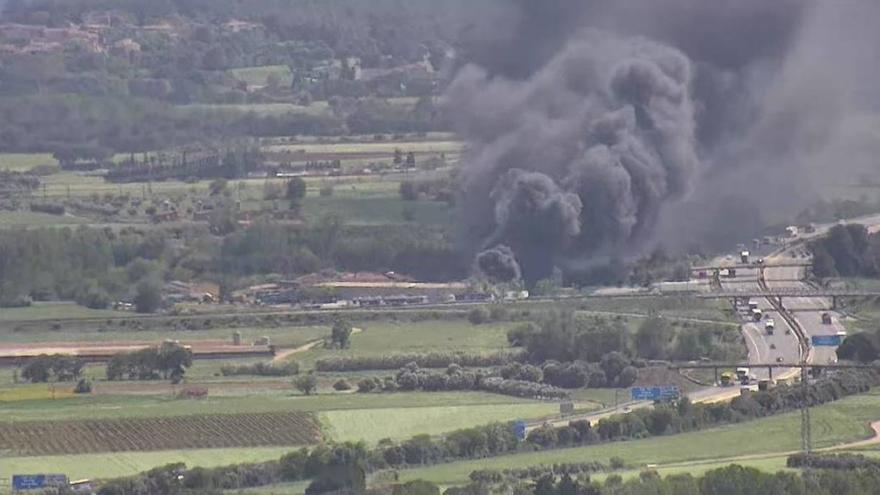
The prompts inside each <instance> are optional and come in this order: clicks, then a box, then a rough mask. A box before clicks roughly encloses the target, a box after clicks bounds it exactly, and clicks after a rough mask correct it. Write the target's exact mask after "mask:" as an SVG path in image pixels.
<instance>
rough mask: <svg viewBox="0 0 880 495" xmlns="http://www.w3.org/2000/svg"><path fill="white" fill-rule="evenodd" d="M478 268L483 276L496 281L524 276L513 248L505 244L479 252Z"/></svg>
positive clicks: (513, 279)
mask: <svg viewBox="0 0 880 495" xmlns="http://www.w3.org/2000/svg"><path fill="white" fill-rule="evenodd" d="M477 269H478V270H479V271H480V273H482V274H483V276H485V277H486V278H488V279H489V280H490V281H492V282H495V283H498V282H513V281H515V280H519V279H520V277H522V273H521V272H520V269H519V263H518V262H517V261H516V256H515V255H514V254H513V250H512V249H510V247H508V246H505V245H503V244H499V245H497V246H494V247H492V248H490V249H487V250H485V251H483V252H481V253H480V254H478V255H477Z"/></svg>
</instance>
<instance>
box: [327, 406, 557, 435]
mask: <svg viewBox="0 0 880 495" xmlns="http://www.w3.org/2000/svg"><path fill="white" fill-rule="evenodd" d="M558 412H559V406H558V405H557V404H555V403H549V402H543V403H542V402H533V403H522V404H491V405H471V406H442V407H418V408H395V409H392V408H381V409H368V410H348V411H343V410H340V411H330V412H326V413H322V414H321V415H320V418H321V424H322V425H324V427H325V432H326V433H327V435H328V436H329V437H330V438H332V439H333V440H337V441H347V440H351V441H357V440H363V441H366V442H368V443H374V442H378V441H379V440H382V439H383V438H390V439H393V440H404V439H407V438H410V437H412V436H414V435H419V434H428V435H439V434H441V433H444V432H448V431H452V430H456V429H459V428H469V427H472V426H478V425H484V424H487V423H493V422H496V421H513V420H516V419H532V418H540V417H544V416H550V415H553V414H557V413H558Z"/></svg>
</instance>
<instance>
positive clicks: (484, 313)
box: [468, 306, 491, 325]
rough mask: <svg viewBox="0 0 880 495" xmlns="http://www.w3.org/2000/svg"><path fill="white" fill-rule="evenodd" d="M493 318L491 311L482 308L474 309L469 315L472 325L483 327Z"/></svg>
mask: <svg viewBox="0 0 880 495" xmlns="http://www.w3.org/2000/svg"><path fill="white" fill-rule="evenodd" d="M490 317H491V315H490V313H489V310H488V309H486V308H484V307H482V306H480V307H478V308H474V309H472V310H471V311H470V312H469V313H468V321H469V322H471V324H472V325H481V324H483V323H486V322H487V321H489V318H490Z"/></svg>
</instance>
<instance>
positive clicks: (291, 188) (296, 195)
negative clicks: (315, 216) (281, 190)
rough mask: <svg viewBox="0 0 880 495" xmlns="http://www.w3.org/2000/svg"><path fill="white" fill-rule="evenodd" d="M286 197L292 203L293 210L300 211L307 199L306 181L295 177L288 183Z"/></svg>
mask: <svg viewBox="0 0 880 495" xmlns="http://www.w3.org/2000/svg"><path fill="white" fill-rule="evenodd" d="M285 196H286V197H287V199H288V201H290V208H291V209H294V210H296V209H298V208H299V207H300V206H301V205H302V200H303V198H305V197H306V181H305V180H303V178H302V177H294V178H292V179H290V180H289V181H287V190H286V192H285Z"/></svg>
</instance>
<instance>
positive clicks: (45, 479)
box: [12, 474, 68, 491]
mask: <svg viewBox="0 0 880 495" xmlns="http://www.w3.org/2000/svg"><path fill="white" fill-rule="evenodd" d="M67 485H68V480H67V475H64V474H13V475H12V489H13V490H15V491H24V490H40V489H43V488H48V487H53V486H67Z"/></svg>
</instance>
